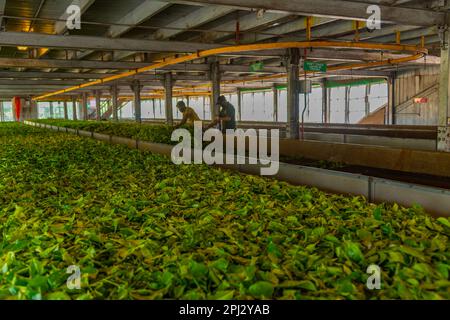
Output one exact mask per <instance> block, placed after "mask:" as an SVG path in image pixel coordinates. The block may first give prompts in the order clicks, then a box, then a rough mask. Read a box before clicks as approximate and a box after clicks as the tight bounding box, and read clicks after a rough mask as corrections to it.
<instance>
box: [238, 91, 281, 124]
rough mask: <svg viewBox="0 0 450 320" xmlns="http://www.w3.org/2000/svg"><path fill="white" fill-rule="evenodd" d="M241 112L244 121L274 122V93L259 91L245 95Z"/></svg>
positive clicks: (243, 95)
mask: <svg viewBox="0 0 450 320" xmlns="http://www.w3.org/2000/svg"><path fill="white" fill-rule="evenodd" d="M241 112H242V115H241V120H242V121H259V122H267V121H269V122H270V121H273V119H274V108H273V92H272V91H257V92H246V93H243V94H242V111H241Z"/></svg>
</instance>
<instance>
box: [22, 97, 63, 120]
mask: <svg viewBox="0 0 450 320" xmlns="http://www.w3.org/2000/svg"><path fill="white" fill-rule="evenodd" d="M63 103H64V120H67V119H69V113H68V110H67V101H64V102H63ZM30 109H31V102H30ZM30 111H31V110H30Z"/></svg>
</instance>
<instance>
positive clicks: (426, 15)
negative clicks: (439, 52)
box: [166, 0, 446, 26]
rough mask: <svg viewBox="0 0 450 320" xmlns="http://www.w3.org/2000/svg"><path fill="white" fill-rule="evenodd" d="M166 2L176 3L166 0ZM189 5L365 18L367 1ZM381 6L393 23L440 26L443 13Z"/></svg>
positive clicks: (250, 0)
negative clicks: (226, 6)
mask: <svg viewBox="0 0 450 320" xmlns="http://www.w3.org/2000/svg"><path fill="white" fill-rule="evenodd" d="M166 1H167V2H179V1H177V0H166ZM183 2H184V3H190V4H205V5H207V4H209V5H228V6H232V7H234V8H236V9H241V10H242V9H246V10H255V9H264V10H267V11H269V12H284V13H292V14H299V15H308V16H319V17H332V18H337V19H349V20H362V21H364V20H367V19H368V18H369V16H370V14H368V13H367V7H368V4H367V3H361V2H355V1H347V0H345V1H344V0H313V1H311V0H289V1H274V0H245V1H242V0H189V1H183ZM378 6H379V7H380V9H381V21H382V22H383V23H397V24H405V25H411V24H412V25H416V26H434V25H444V24H445V16H446V14H445V13H444V12H437V11H431V10H425V9H411V8H402V7H391V6H386V5H381V4H379V5H378Z"/></svg>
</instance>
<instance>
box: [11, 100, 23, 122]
mask: <svg viewBox="0 0 450 320" xmlns="http://www.w3.org/2000/svg"><path fill="white" fill-rule="evenodd" d="M13 104H14V111H15V115H16V121H20V115H21V112H22V103H21V100H20V98H19V97H14V99H13Z"/></svg>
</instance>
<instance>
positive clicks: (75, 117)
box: [72, 97, 78, 121]
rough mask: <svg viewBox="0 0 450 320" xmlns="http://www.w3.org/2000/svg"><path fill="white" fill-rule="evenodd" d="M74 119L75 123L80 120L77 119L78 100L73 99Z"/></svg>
mask: <svg viewBox="0 0 450 320" xmlns="http://www.w3.org/2000/svg"><path fill="white" fill-rule="evenodd" d="M72 118H73V120H74V121H76V120H78V117H77V98H76V97H72Z"/></svg>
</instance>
